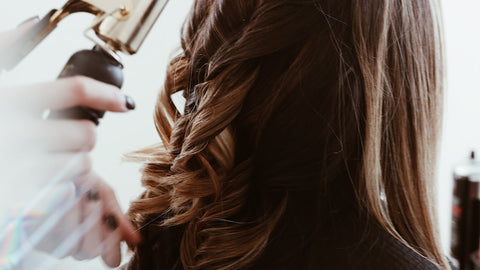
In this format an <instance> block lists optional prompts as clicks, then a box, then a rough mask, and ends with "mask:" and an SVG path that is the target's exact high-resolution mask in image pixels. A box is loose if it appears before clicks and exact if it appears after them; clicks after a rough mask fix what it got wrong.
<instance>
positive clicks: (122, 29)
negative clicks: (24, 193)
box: [0, 0, 168, 124]
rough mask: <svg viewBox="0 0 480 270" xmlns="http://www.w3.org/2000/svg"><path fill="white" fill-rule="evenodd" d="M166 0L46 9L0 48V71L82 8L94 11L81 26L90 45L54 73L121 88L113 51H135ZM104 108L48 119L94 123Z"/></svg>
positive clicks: (73, 3)
mask: <svg viewBox="0 0 480 270" xmlns="http://www.w3.org/2000/svg"><path fill="white" fill-rule="evenodd" d="M167 2H168V0H69V1H68V2H67V3H66V4H65V5H64V6H63V7H62V8H60V9H58V10H52V11H50V12H49V13H48V14H47V15H46V16H45V17H44V18H43V19H41V20H40V21H39V22H37V23H36V24H35V25H34V26H33V27H32V28H31V29H30V30H29V31H28V32H27V33H25V34H24V35H23V36H22V37H21V38H19V39H18V40H16V41H15V42H14V43H13V44H12V45H11V46H10V47H9V48H7V49H6V50H4V51H3V52H0V70H11V69H12V68H14V67H15V66H16V65H17V64H18V63H19V62H20V61H21V60H22V59H23V58H24V57H25V56H27V55H28V54H29V53H30V52H31V51H32V50H33V49H34V48H35V47H36V46H37V45H38V44H39V43H40V42H41V41H42V40H43V39H45V37H47V36H48V35H49V34H50V33H51V32H52V31H53V30H54V29H55V28H56V27H57V25H58V24H59V23H60V21H62V20H63V19H65V18H66V17H67V16H69V15H71V14H73V13H78V12H86V13H90V14H93V15H95V18H94V20H93V22H92V24H91V26H90V27H89V28H88V29H87V30H86V31H85V33H84V34H85V36H86V37H87V38H88V39H90V40H91V41H92V42H93V43H94V44H95V47H94V48H93V49H91V50H83V51H79V52H77V53H75V54H74V55H73V56H72V57H71V58H70V60H69V61H68V62H67V64H66V65H65V67H64V69H63V70H62V72H61V73H60V75H59V78H64V77H70V76H75V75H83V76H88V77H91V78H93V79H96V80H99V81H102V82H105V83H109V84H112V85H115V86H117V87H119V88H121V86H122V84H123V71H122V70H123V65H122V60H121V57H120V56H119V54H118V53H119V52H121V53H125V54H129V55H132V54H135V53H136V52H137V51H138V50H139V48H140V46H141V45H142V43H143V41H144V40H145V38H146V37H147V35H148V33H149V32H150V30H151V29H152V27H153V25H154V24H155V22H156V21H157V19H158V17H159V16H160V14H161V13H162V11H163V9H164V8H165V6H166V4H167ZM103 113H104V112H100V111H96V110H93V109H89V108H85V107H76V108H70V109H67V110H63V111H61V112H51V113H50V116H49V117H50V118H73V119H89V120H91V121H93V122H94V123H96V124H98V119H99V118H102V117H103Z"/></svg>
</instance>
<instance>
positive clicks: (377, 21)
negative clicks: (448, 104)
mask: <svg viewBox="0 0 480 270" xmlns="http://www.w3.org/2000/svg"><path fill="white" fill-rule="evenodd" d="M437 7H438V5H437V4H436V2H435V1H429V0H415V1H411V0H386V1H385V0H362V1H347V0H340V1H339V0H310V1H300V0H249V1H244V0H228V1H222V0H196V1H195V2H194V4H193V7H192V10H191V13H190V16H189V18H188V19H187V21H186V23H185V25H184V28H183V30H182V33H183V34H182V51H181V53H180V54H179V55H178V56H176V57H175V58H174V59H173V60H172V61H171V63H170V66H169V68H168V71H167V77H166V81H165V85H164V88H163V90H162V91H161V92H160V95H159V98H158V102H157V106H156V110H155V124H156V128H157V131H158V133H159V135H160V138H161V140H162V144H159V145H157V146H153V147H150V148H148V149H144V150H141V151H138V152H137V153H134V154H133V155H132V156H133V157H134V158H135V159H137V160H141V161H144V162H146V165H145V167H144V170H143V178H142V184H143V185H144V187H145V188H146V191H145V192H144V193H143V194H142V195H141V197H140V198H139V199H138V200H136V201H135V202H133V203H132V205H131V208H130V210H129V214H130V216H131V218H132V220H133V222H134V223H135V224H136V225H137V226H138V228H139V229H140V231H141V232H142V233H143V235H144V243H143V246H141V247H138V248H137V249H136V250H135V252H136V254H137V257H136V258H135V259H134V264H135V263H137V265H142V263H141V260H142V256H141V255H142V253H144V254H147V253H148V252H150V256H155V254H151V252H152V250H157V249H155V248H154V247H155V245H156V244H158V243H159V242H162V244H163V247H161V248H164V249H171V250H173V251H172V253H169V255H165V256H170V255H171V256H173V257H177V258H178V260H177V258H175V259H174V261H173V262H172V263H171V264H170V267H172V266H173V265H174V264H175V263H176V264H177V267H178V266H179V264H181V267H183V268H184V269H195V270H197V269H244V268H246V267H247V266H248V265H251V264H252V263H253V262H254V261H255V260H256V259H258V258H259V256H261V254H262V252H263V250H264V249H265V247H266V245H267V243H268V241H269V238H270V236H271V234H272V231H273V230H274V228H275V226H276V225H277V223H278V220H279V219H280V218H281V217H282V214H283V212H284V211H285V207H286V205H287V204H288V194H289V192H288V190H289V189H292V188H293V189H294V188H302V186H308V185H313V186H316V187H321V186H322V185H319V184H318V183H322V182H329V181H337V180H338V179H347V180H348V181H349V183H350V184H351V185H352V189H353V191H354V193H355V196H356V204H357V205H358V210H359V211H360V212H362V213H364V214H365V215H367V216H369V217H371V219H372V220H374V221H376V223H377V224H379V225H380V226H381V227H382V228H383V229H384V230H386V231H387V232H389V233H390V234H391V235H393V236H394V237H395V238H397V239H398V240H400V241H402V242H403V243H404V244H406V245H408V246H409V247H411V248H412V249H413V250H415V251H416V252H418V253H419V254H420V255H422V256H424V257H426V258H427V259H429V260H430V261H432V262H434V263H435V264H437V265H439V266H441V267H443V268H448V265H447V263H446V262H445V259H444V258H443V256H442V253H441V250H440V244H439V242H438V237H437V235H438V233H437V226H436V222H435V219H436V216H435V211H434V206H435V198H434V196H433V195H434V185H433V180H434V173H433V172H434V171H435V156H436V147H437V139H438V132H439V128H440V118H441V103H442V75H443V74H442V68H441V67H442V54H441V36H440V30H439V12H438V8H437ZM179 91H183V95H184V97H185V98H186V100H187V104H186V107H185V110H184V111H183V112H180V111H178V110H177V108H176V107H175V105H174V104H173V102H172V99H171V95H172V94H174V93H177V92H179ZM303 107H305V108H307V109H305V110H306V111H305V113H302V109H301V108H303ZM307 110H308V111H307ZM297 111H298V114H297V113H296V112H297ZM305 119H309V120H308V121H307V120H305ZM312 123H313V125H312ZM315 123H316V124H315ZM287 140H288V141H291V142H292V143H286V141H287ZM288 145H294V146H295V149H297V151H290V149H289V148H288V147H289V146H288ZM282 147H283V148H282ZM309 147H311V148H313V149H315V151H313V152H312V151H307V148H309ZM284 148H286V149H287V148H288V149H289V150H288V151H287V150H285V153H288V154H285V153H283V152H282V151H284ZM303 149H306V150H303ZM305 164H309V165H308V166H306V165H305ZM311 172H315V173H311ZM338 181H340V180H338ZM268 189H274V190H280V191H279V192H276V193H275V194H276V195H275V196H270V195H271V194H270V195H269V196H270V197H268V198H266V196H265V193H264V190H268ZM259 190H260V191H259ZM251 201H259V202H260V205H259V206H258V208H259V209H260V210H258V209H256V210H255V209H254V210H252V207H251ZM324 218H328V216H326V217H324ZM161 231H170V232H171V234H170V235H172V236H169V237H167V238H168V239H166V238H165V236H158V235H157V232H161ZM162 237H163V238H162ZM169 241H170V242H171V243H170V245H169V243H168V242H169ZM148 249H150V251H148ZM164 260H167V261H168V260H171V259H167V258H165V259H164ZM135 261H136V262H135ZM158 264H161V262H158Z"/></svg>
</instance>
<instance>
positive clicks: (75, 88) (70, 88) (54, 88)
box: [4, 76, 134, 112]
mask: <svg viewBox="0 0 480 270" xmlns="http://www.w3.org/2000/svg"><path fill="white" fill-rule="evenodd" d="M4 92H8V93H7V95H9V96H10V100H9V101H12V100H13V101H15V103H18V104H22V105H23V107H24V109H30V110H36V111H42V110H45V109H52V110H60V109H65V108H70V107H74V106H86V107H89V108H92V109H97V110H101V111H112V112H126V111H128V110H129V108H132V107H134V102H133V100H132V99H131V98H129V97H127V96H126V95H124V94H123V93H122V92H121V91H120V90H119V89H118V88H117V87H115V86H113V85H109V84H106V83H102V82H99V81H96V80H93V79H90V78H87V77H83V76H75V77H70V78H65V79H59V80H57V81H54V82H49V83H41V84H36V85H30V86H23V87H16V88H14V89H8V90H6V91H4Z"/></svg>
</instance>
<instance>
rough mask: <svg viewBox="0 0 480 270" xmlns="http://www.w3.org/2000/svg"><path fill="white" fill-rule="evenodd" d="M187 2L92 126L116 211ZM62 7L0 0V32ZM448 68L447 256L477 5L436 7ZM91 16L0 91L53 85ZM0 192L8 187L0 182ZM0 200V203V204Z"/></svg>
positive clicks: (466, 123) (475, 123)
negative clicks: (122, 109) (127, 159)
mask: <svg viewBox="0 0 480 270" xmlns="http://www.w3.org/2000/svg"><path fill="white" fill-rule="evenodd" d="M192 1H193V0H172V1H170V3H169V4H168V5H167V8H166V10H165V11H164V13H163V14H162V16H161V18H160V19H159V21H158V22H157V24H156V26H155V27H154V29H153V32H152V34H151V35H150V36H149V37H148V39H147V40H146V41H145V43H144V45H143V47H142V48H141V50H140V52H139V53H138V54H137V55H134V56H125V57H124V63H125V66H126V68H125V78H126V79H125V84H124V87H123V89H124V90H125V91H126V92H128V94H129V95H131V96H133V97H134V99H135V100H136V102H137V109H136V110H135V111H134V112H130V113H128V114H122V115H116V114H113V113H109V114H108V115H107V116H106V117H105V119H104V120H103V122H102V124H101V125H100V126H99V131H98V134H99V137H98V144H97V147H96V148H95V150H94V152H93V158H94V163H95V165H94V166H95V169H96V171H98V172H99V173H100V175H101V176H103V177H104V178H105V179H106V180H107V181H108V182H109V183H110V184H111V185H112V186H113V187H115V190H116V192H117V196H118V198H119V200H120V203H121V205H122V207H123V209H127V207H128V204H129V201H131V200H132V199H134V198H135V196H136V195H138V194H139V192H140V191H141V188H140V185H139V178H140V174H139V172H138V168H139V166H138V165H137V164H128V163H121V161H120V156H121V154H123V153H126V152H129V151H131V150H135V149H138V148H141V147H143V146H147V145H150V144H152V143H156V142H158V141H159V139H158V137H157V136H156V133H155V129H154V126H153V120H152V112H153V107H154V102H155V99H156V95H157V92H158V90H159V88H160V86H161V84H162V81H163V79H164V74H165V67H166V65H167V62H168V59H169V55H170V54H171V52H172V51H174V49H175V48H176V47H177V46H178V43H179V32H180V26H181V23H182V22H183V20H184V18H185V16H186V14H187V12H188V10H189V7H190V5H191V3H192ZM64 2H65V0H41V1H40V0H35V1H34V0H14V1H6V0H0V31H1V30H6V29H9V28H12V27H15V26H16V25H17V24H18V23H19V22H21V21H23V20H24V19H25V18H28V17H30V16H32V15H37V14H38V15H43V14H46V13H47V12H48V11H49V10H50V9H52V8H58V7H60V6H62V4H63V3H64ZM443 5H444V20H445V33H446V45H447V46H446V49H447V50H446V52H447V62H448V91H447V95H446V106H445V120H444V131H443V140H442V151H441V155H440V163H439V169H438V175H439V177H438V181H439V182H438V183H439V185H438V187H439V202H438V209H439V213H440V225H441V236H442V238H443V240H444V243H445V248H446V249H447V246H448V244H447V241H446V240H448V239H449V226H450V202H451V188H452V185H451V183H452V179H451V171H452V168H453V166H454V165H455V164H457V163H460V162H462V161H463V160H464V159H465V158H466V157H467V155H468V152H469V151H470V149H472V148H479V147H480V121H479V120H478V119H479V118H478V116H479V115H480V106H479V105H480V85H479V81H478V79H479V78H480V16H479V15H478V11H479V10H480V1H478V0H456V1H453V0H443ZM91 19H92V17H91V16H90V15H75V16H72V17H71V18H68V19H67V20H65V21H64V22H62V23H61V25H60V26H59V28H58V29H57V30H56V31H55V32H54V33H53V34H52V35H50V36H49V37H48V38H47V39H46V40H45V41H44V42H43V43H42V44H40V46H39V47H38V48H37V49H36V50H35V51H33V52H32V53H31V54H30V55H29V56H28V58H27V59H25V60H24V61H23V62H22V63H21V64H20V65H19V66H18V67H17V68H16V69H15V70H14V71H13V72H10V73H7V74H3V76H2V78H1V80H0V86H7V85H16V84H21V83H32V82H41V81H48V80H54V79H55V78H56V76H57V75H58V73H59V71H60V70H61V68H62V67H63V65H64V64H65V62H66V61H67V59H68V57H69V56H70V55H71V54H72V53H74V52H75V51H77V50H80V49H85V48H90V47H91V46H92V44H91V43H90V42H89V41H88V40H87V39H86V38H84V37H83V36H82V32H83V30H84V29H85V28H86V26H88V25H89V24H90V22H91ZM0 188H8V186H7V185H6V184H5V182H1V181H0ZM6 203H8V202H3V201H2V200H1V198H0V204H6ZM67 267H68V268H69V269H105V268H106V267H105V266H103V264H102V263H101V261H100V260H94V261H92V262H75V261H73V260H68V259H67V260H64V261H62V262H59V263H58V264H57V266H56V268H55V269H65V268H67Z"/></svg>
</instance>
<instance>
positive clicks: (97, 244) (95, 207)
mask: <svg viewBox="0 0 480 270" xmlns="http://www.w3.org/2000/svg"><path fill="white" fill-rule="evenodd" d="M81 201H82V220H83V221H84V222H86V221H87V220H93V224H92V225H91V227H90V228H89V229H88V231H87V232H86V233H85V235H84V236H83V238H82V242H81V244H80V246H79V248H78V250H77V252H76V253H75V254H74V256H73V257H74V258H75V259H77V260H88V259H93V258H95V257H98V256H100V255H101V254H102V239H103V229H102V226H103V219H102V210H101V209H102V203H101V202H100V201H99V200H98V195H95V190H94V189H91V190H90V191H89V192H87V193H86V194H84V195H83V197H82V200H81Z"/></svg>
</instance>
